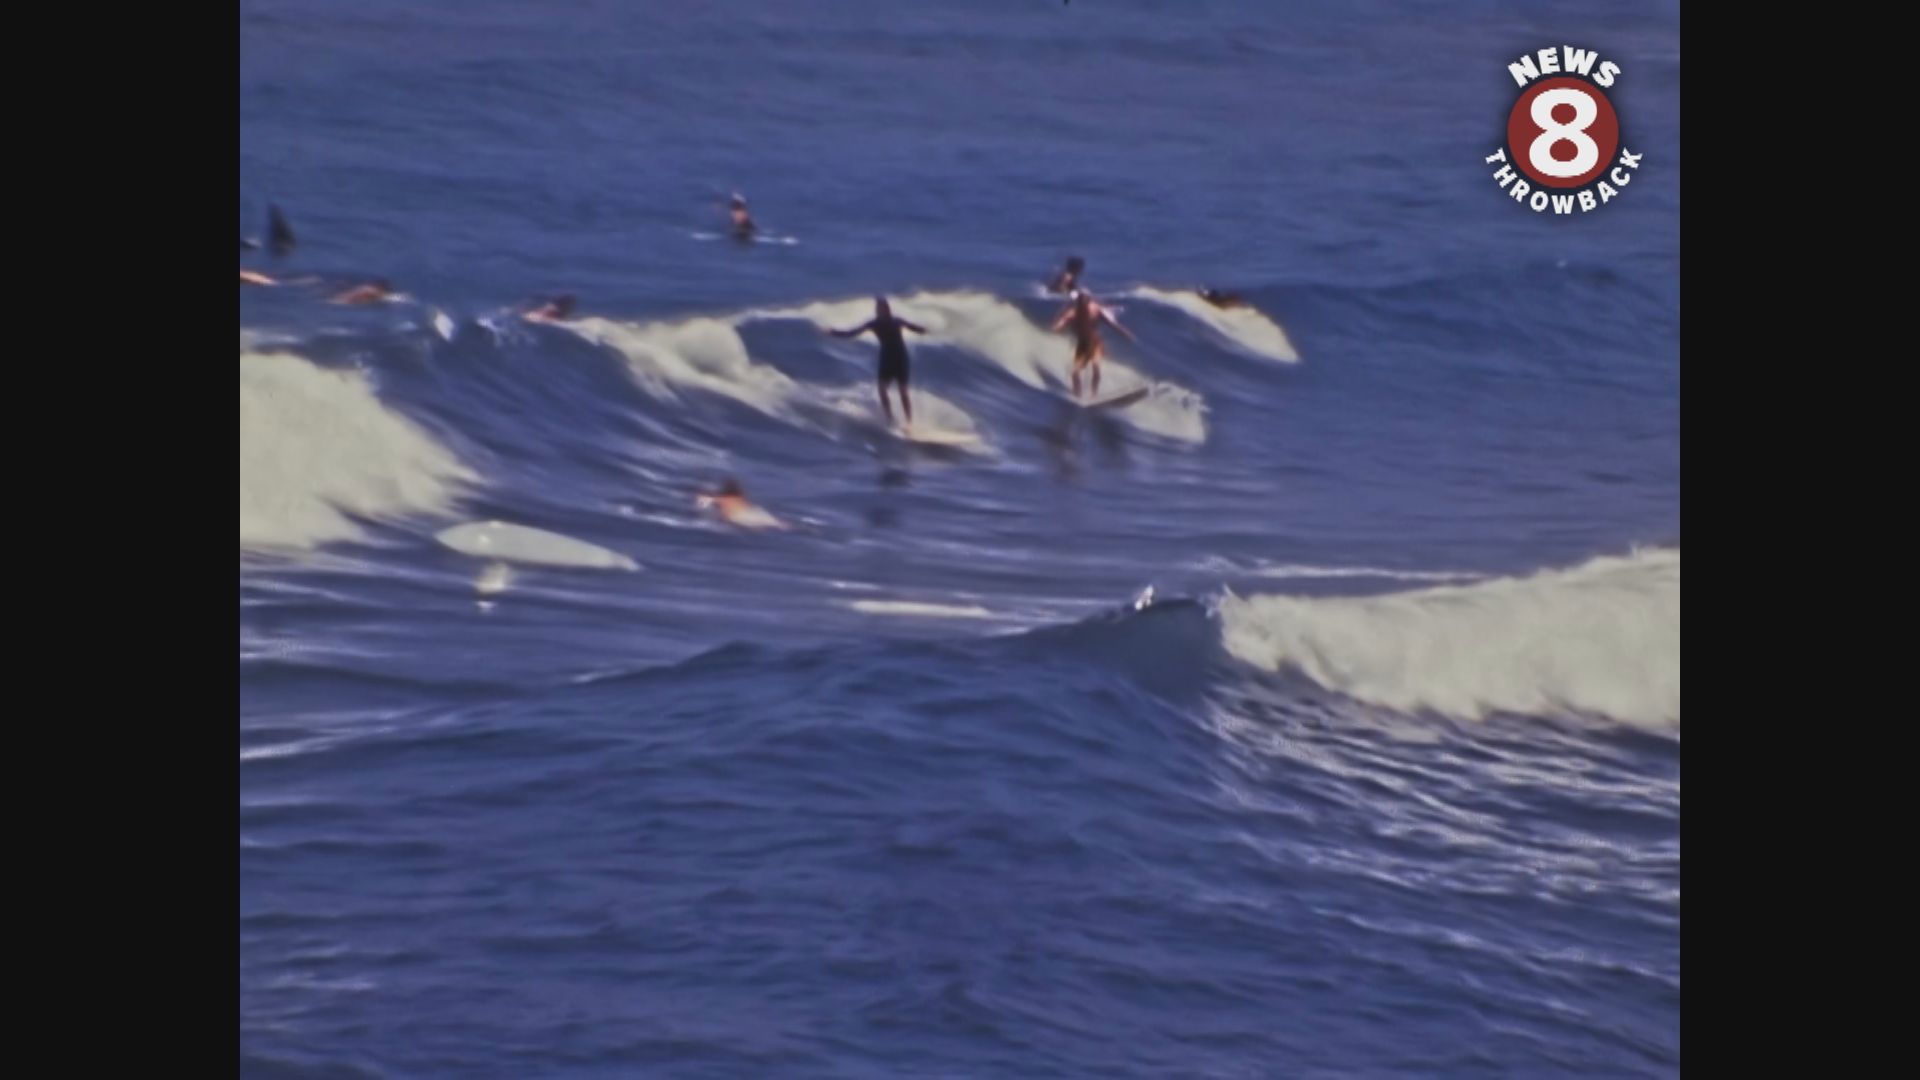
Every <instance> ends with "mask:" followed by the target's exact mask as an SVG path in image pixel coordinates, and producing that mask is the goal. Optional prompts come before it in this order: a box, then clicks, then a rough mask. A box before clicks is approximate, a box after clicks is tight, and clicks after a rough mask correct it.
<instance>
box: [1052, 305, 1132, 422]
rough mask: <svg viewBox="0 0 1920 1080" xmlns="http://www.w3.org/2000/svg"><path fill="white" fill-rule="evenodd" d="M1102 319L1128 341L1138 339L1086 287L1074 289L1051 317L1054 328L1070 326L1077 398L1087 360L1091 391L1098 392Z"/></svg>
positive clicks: (1074, 391) (1074, 384) (1074, 392)
mask: <svg viewBox="0 0 1920 1080" xmlns="http://www.w3.org/2000/svg"><path fill="white" fill-rule="evenodd" d="M1103 321H1104V322H1106V323H1109V324H1111V325H1112V326H1113V328H1114V329H1115V330H1118V331H1120V332H1121V333H1122V334H1125V335H1126V336H1127V340H1128V341H1138V340H1139V339H1138V338H1136V337H1134V336H1133V331H1131V330H1129V329H1127V328H1126V327H1124V326H1121V325H1120V320H1118V319H1116V318H1114V317H1113V312H1111V311H1108V310H1107V309H1106V308H1103V307H1101V306H1100V305H1099V303H1097V302H1096V301H1095V300H1094V298H1093V294H1092V293H1090V292H1088V291H1087V290H1085V289H1075V290H1074V293H1073V303H1072V304H1070V305H1069V306H1068V307H1067V309H1066V310H1065V311H1062V312H1061V313H1060V317H1059V318H1058V319H1055V320H1054V321H1053V328H1054V330H1055V331H1059V330H1060V329H1061V328H1062V327H1066V326H1068V325H1069V324H1070V325H1071V326H1072V328H1073V396H1074V397H1076V398H1077V397H1079V396H1080V369H1081V368H1083V367H1086V366H1088V365H1089V364H1091V365H1092V366H1093V394H1094V396H1095V397H1099V396H1100V357H1101V356H1102V355H1104V354H1105V353H1106V351H1107V346H1106V343H1105V342H1103V341H1101V340H1100V324H1101V322H1103Z"/></svg>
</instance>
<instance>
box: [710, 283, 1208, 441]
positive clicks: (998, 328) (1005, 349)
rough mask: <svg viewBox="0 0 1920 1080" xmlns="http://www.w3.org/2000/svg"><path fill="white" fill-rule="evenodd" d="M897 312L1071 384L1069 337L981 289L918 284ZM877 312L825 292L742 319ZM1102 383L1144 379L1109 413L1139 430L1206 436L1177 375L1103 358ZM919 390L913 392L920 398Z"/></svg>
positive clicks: (830, 320) (832, 320)
mask: <svg viewBox="0 0 1920 1080" xmlns="http://www.w3.org/2000/svg"><path fill="white" fill-rule="evenodd" d="M893 310H894V314H895V315H897V316H899V317H900V318H903V319H906V320H907V321H909V322H913V323H917V324H918V325H921V326H924V327H926V328H927V333H926V334H925V335H916V336H914V337H913V338H912V339H911V340H914V341H924V342H925V343H927V344H929V345H944V346H950V347H953V348H958V349H962V350H964V351H966V352H969V353H972V354H973V355H975V356H980V357H983V358H985V359H987V360H990V361H992V362H993V363H995V364H997V365H999V366H1000V367H1001V368H1002V369H1003V370H1005V371H1006V372H1007V373H1008V374H1010V375H1012V376H1013V377H1014V378H1016V379H1018V380H1020V381H1021V382H1023V383H1025V384H1027V385H1028V386H1031V387H1033V388H1035V389H1037V390H1040V389H1047V388H1048V386H1049V385H1050V384H1051V385H1052V386H1058V387H1064V386H1067V385H1069V383H1070V380H1071V375H1072V370H1073V347H1072V344H1071V343H1070V341H1069V339H1068V338H1067V337H1066V336H1065V335H1062V334H1056V333H1053V332H1051V331H1049V330H1048V329H1047V328H1045V327H1042V326H1038V325H1035V324H1034V323H1033V322H1032V321H1031V320H1029V319H1028V318H1027V317H1026V315H1025V314H1024V313H1023V312H1021V310H1020V309H1019V308H1017V307H1015V306H1014V305H1012V304H1010V303H1007V302H1006V301H1004V300H1001V299H998V298H997V297H994V296H991V295H989V294H987V293H982V292H921V293H915V294H913V295H911V296H903V297H900V298H899V299H897V300H895V301H894V303H893ZM872 317H873V301H872V300H871V299H870V298H865V297H861V298H856V299H851V300H822V301H815V302H813V303H808V304H802V305H799V306H797V307H787V308H768V309H763V310H757V311H750V312H747V313H746V314H744V315H741V316H739V317H738V318H737V319H736V321H737V322H747V321H751V320H754V319H802V320H805V321H807V322H810V323H812V324H814V325H815V326H818V327H821V328H835V329H847V328H850V327H854V326H858V325H860V324H861V323H863V322H866V321H867V320H868V319H870V318H872ZM1100 365H1101V367H1102V368H1104V369H1105V370H1104V372H1103V375H1102V378H1101V387H1102V389H1111V388H1113V387H1131V386H1136V385H1140V384H1146V385H1148V386H1149V387H1151V392H1150V393H1149V394H1148V396H1147V398H1146V400H1144V401H1141V402H1140V403H1139V404H1137V405H1133V406H1131V407H1129V408H1126V409H1122V410H1115V411H1114V412H1112V413H1110V414H1109V415H1112V416H1115V417H1118V418H1120V419H1122V420H1124V421H1126V422H1127V423H1129V424H1132V425H1134V426H1136V427H1138V428H1140V429H1141V430H1142V431H1147V432H1151V433H1152V434H1155V435H1159V436H1162V437H1164V438H1169V439H1174V440H1177V441H1180V442H1189V443H1199V442H1205V441H1206V438H1207V418H1206V414H1207V407H1206V401H1205V400H1204V399H1202V398H1201V397H1200V395H1199V394H1196V393H1194V392H1193V391H1191V390H1186V389H1184V388H1182V387H1179V386H1175V385H1173V384H1172V383H1165V382H1155V381H1153V380H1150V379H1146V378H1144V377H1142V376H1141V375H1140V373H1139V372H1137V371H1135V370H1133V369H1132V368H1130V367H1128V366H1127V365H1125V364H1122V363H1119V362H1117V361H1114V360H1111V359H1106V360H1102V361H1101V362H1100ZM919 396H920V395H919V392H918V391H915V392H914V400H915V402H916V404H917V403H918V401H919Z"/></svg>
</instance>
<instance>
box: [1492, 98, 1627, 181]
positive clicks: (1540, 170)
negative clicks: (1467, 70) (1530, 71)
mask: <svg viewBox="0 0 1920 1080" xmlns="http://www.w3.org/2000/svg"><path fill="white" fill-rule="evenodd" d="M1507 146H1508V149H1509V151H1510V154H1509V156H1510V158H1511V159H1512V160H1513V161H1514V162H1515V163H1516V164H1518V165H1519V166H1520V168H1521V170H1522V171H1524V172H1525V173H1526V174H1527V176H1528V177H1529V178H1531V179H1532V180H1534V181H1535V182H1536V183H1538V184H1540V185H1541V186H1542V187H1551V188H1576V187H1582V186H1585V185H1586V184H1588V183H1590V182H1591V181H1593V180H1594V179H1595V178H1597V177H1598V176H1599V175H1600V174H1601V173H1602V172H1605V171H1606V168H1607V164H1608V163H1609V162H1611V161H1612V160H1613V154H1614V151H1615V150H1617V149H1619V146H1620V118H1619V117H1618V116H1617V115H1616V114H1615V113H1614V111H1613V103H1612V102H1610V101H1608V100H1607V97H1606V95H1605V94H1602V93H1601V92H1600V91H1599V90H1598V89H1597V88H1595V87H1594V86H1593V84H1591V83H1589V82H1586V81H1585V80H1582V79H1572V78H1560V79H1548V80H1546V81H1544V82H1540V83H1536V84H1535V85H1533V86H1531V87H1529V88H1528V89H1527V92H1526V93H1524V94H1522V95H1520V100H1519V101H1518V102H1516V103H1514V106H1513V113H1512V115H1511V116H1509V117H1508V119H1507Z"/></svg>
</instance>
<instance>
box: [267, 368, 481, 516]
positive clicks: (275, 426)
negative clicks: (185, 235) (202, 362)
mask: <svg viewBox="0 0 1920 1080" xmlns="http://www.w3.org/2000/svg"><path fill="white" fill-rule="evenodd" d="M243 340H245V339H244V336H243ZM475 480H477V477H475V476H474V474H473V473H472V472H470V471H468V470H467V469H466V467H465V466H463V465H462V464H461V463H460V461H459V459H458V458H456V457H455V456H454V455H453V454H452V453H451V452H450V451H448V450H447V449H445V448H444V447H442V446H440V445H439V444H438V443H436V442H434V440H433V438H432V437H431V436H429V435H428V434H427V433H426V432H425V431H423V430H421V429H420V428H419V427H418V426H417V425H415V424H414V423H413V422H411V421H409V420H407V419H406V418H404V417H402V416H400V415H399V414H397V413H394V412H392V411H389V410H388V409H387V408H386V407H385V406H384V405H382V404H381V403H380V400H379V398H378V397H376V396H375V395H374V392H373V387H372V385H371V384H370V383H369V382H368V381H367V379H366V377H365V376H364V375H361V374H359V373H358V372H350V371H328V370H324V369H322V368H319V367H316V366H315V365H313V364H311V363H309V362H308V361H306V360H304V359H302V358H300V357H298V356H295V355H293V354H291V353H287V352H266V353H255V352H248V351H246V350H245V349H242V350H241V353H240V546H241V547H242V548H250V549H254V550H272V549H287V548H293V549H306V548H312V547H314V546H316V545H319V544H323V543H327V542H331V541H338V540H350V539H353V538H355V537H357V536H359V535H360V529H359V527H358V526H357V525H355V524H354V522H353V520H352V518H350V517H348V514H349V513H351V514H355V515H359V516H361V517H366V518H375V519H380V518H399V517H403V516H406V515H409V514H440V513H445V512H447V511H449V510H450V509H451V508H452V506H453V502H454V499H455V496H456V495H457V493H458V490H459V488H460V486H461V485H462V484H463V483H468V482H473V481H475Z"/></svg>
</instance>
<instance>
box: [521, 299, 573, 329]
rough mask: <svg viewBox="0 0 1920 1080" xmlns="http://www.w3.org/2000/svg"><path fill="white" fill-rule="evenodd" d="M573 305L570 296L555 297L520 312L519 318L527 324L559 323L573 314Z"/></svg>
mask: <svg viewBox="0 0 1920 1080" xmlns="http://www.w3.org/2000/svg"><path fill="white" fill-rule="evenodd" d="M573 305H574V301H573V297H572V296H566V295H562V296H555V297H553V298H551V299H548V300H543V301H541V302H540V306H539V307H535V308H528V309H527V310H526V311H523V312H521V313H520V317H521V318H523V319H525V320H527V321H528V322H548V323H550V322H559V321H560V320H562V319H564V318H566V317H568V316H569V315H572V314H573Z"/></svg>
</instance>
